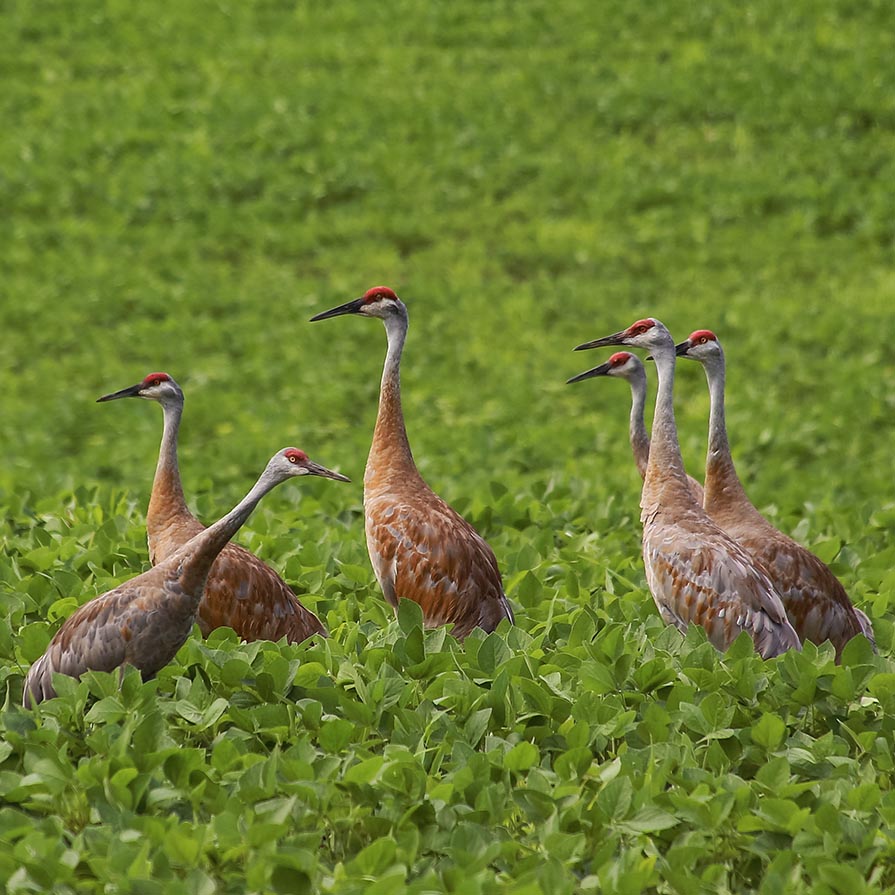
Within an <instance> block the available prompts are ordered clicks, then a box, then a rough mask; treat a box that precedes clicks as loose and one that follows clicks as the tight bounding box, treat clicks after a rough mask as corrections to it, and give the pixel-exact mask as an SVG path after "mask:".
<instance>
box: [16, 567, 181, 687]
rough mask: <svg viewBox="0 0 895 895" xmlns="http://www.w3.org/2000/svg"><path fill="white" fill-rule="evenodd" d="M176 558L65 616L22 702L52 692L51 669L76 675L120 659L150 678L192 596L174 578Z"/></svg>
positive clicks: (169, 651) (167, 656)
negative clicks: (172, 561)
mask: <svg viewBox="0 0 895 895" xmlns="http://www.w3.org/2000/svg"><path fill="white" fill-rule="evenodd" d="M178 573H179V567H178V566H177V564H176V563H171V564H168V565H164V566H159V567H156V568H154V569H150V570H149V571H148V572H144V573H143V574H142V575H138V576H137V577H136V578H133V579H131V580H130V581H127V582H125V583H124V584H122V585H120V586H119V587H116V588H115V589H114V590H110V591H108V592H107V593H104V594H101V595H100V596H98V597H96V598H94V599H93V600H91V601H90V602H89V603H85V604H84V605H83V606H81V607H80V608H78V609H77V610H76V611H75V612H74V613H73V614H72V615H71V616H69V618H67V619H66V620H65V622H64V623H63V625H62V627H61V628H60V629H59V630H58V631H57V632H56V634H55V636H54V637H53V639H52V640H51V641H50V644H49V646H48V647H47V649H46V652H45V653H44V654H43V656H41V657H40V658H39V659H38V660H37V661H36V662H35V663H34V664H33V665H32V666H31V668H30V669H29V671H28V675H27V677H26V678H25V704H26V705H29V704H33V703H35V702H40V701H41V700H43V699H46V698H49V697H52V696H55V695H56V693H55V690H54V689H53V679H52V678H53V672H57V673H60V674H66V675H68V676H70V677H74V678H79V677H80V676H81V675H82V674H83V673H84V672H85V671H87V670H94V671H114V670H115V669H116V668H119V667H120V666H122V665H124V664H130V665H133V666H135V667H136V668H139V669H140V671H141V673H142V674H143V677H144V678H149V677H152V676H153V675H154V674H156V672H158V670H159V669H160V668H162V667H163V666H164V665H166V664H167V663H168V662H170V661H171V659H172V658H173V657H174V654H175V653H176V652H177V650H178V649H180V647H181V646H182V645H183V643H184V642H185V641H186V639H187V637H188V636H189V633H190V630H191V628H192V625H193V620H194V618H195V598H194V596H193V595H191V594H187V593H185V592H184V591H183V590H182V589H181V588H180V586H179V584H178V582H177V575H178Z"/></svg>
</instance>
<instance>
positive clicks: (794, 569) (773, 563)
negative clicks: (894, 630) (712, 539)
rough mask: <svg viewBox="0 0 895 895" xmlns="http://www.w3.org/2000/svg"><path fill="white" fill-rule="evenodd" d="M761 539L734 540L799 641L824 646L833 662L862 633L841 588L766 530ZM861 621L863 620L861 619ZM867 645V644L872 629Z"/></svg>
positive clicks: (799, 550)
mask: <svg viewBox="0 0 895 895" xmlns="http://www.w3.org/2000/svg"><path fill="white" fill-rule="evenodd" d="M768 528H770V529H771V532H769V533H766V534H763V535H762V534H756V533H753V534H752V535H746V534H744V535H741V536H739V537H738V536H737V535H736V534H735V533H733V532H731V534H732V535H733V537H734V538H736V540H737V541H738V543H740V544H741V545H742V546H743V547H744V548H745V550H746V551H747V552H748V553H749V554H750V556H752V557H753V559H756V560H758V561H759V562H760V563H761V564H762V565H763V566H764V567H765V568H766V569H767V571H768V574H769V575H770V578H771V580H772V581H773V582H774V585H775V587H776V588H777V592H778V593H779V594H780V597H781V599H782V600H783V606H784V608H785V609H786V614H787V615H788V616H789V620H790V622H792V626H793V627H794V628H795V629H796V632H797V633H798V635H799V637H800V638H801V639H802V640H810V641H811V642H812V643H823V642H824V641H825V640H829V641H830V642H831V643H832V644H833V646H834V648H835V650H836V657H837V659H838V658H839V656H840V655H841V653H842V650H843V648H844V647H845V644H846V643H848V641H849V640H851V639H852V637H855V636H856V635H858V634H862V633H866V631H865V630H864V626H862V624H861V621H860V619H859V618H858V615H857V612H856V610H855V608H854V606H853V605H852V602H851V600H850V599H849V597H848V594H847V593H846V592H845V588H844V587H843V586H842V583H841V582H840V581H839V579H838V578H837V577H836V576H835V575H834V574H833V573H832V572H831V571H830V570H829V568H828V567H827V566H826V564H825V563H823V562H822V561H821V560H820V559H819V558H818V557H816V556H815V555H814V554H813V553H811V551H809V550H806V549H805V548H804V547H802V546H801V545H800V544H798V543H796V542H795V541H793V540H792V539H791V538H788V537H786V535H784V534H783V533H782V532H779V531H777V530H776V529H773V527H772V526H770V525H768ZM865 618H866V616H865ZM870 633H871V636H870V638H869V639H870V640H871V642H873V637H872V628H871V632H870Z"/></svg>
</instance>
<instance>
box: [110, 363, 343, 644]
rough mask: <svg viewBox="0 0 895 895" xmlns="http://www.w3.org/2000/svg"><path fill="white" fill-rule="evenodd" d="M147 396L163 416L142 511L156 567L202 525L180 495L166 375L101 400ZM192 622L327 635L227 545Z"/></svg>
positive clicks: (243, 630) (176, 393) (270, 573)
mask: <svg viewBox="0 0 895 895" xmlns="http://www.w3.org/2000/svg"><path fill="white" fill-rule="evenodd" d="M116 398H146V399H149V400H153V401H157V402H158V403H159V404H161V406H162V411H163V413H164V430H163V434H162V443H161V448H160V450H159V459H158V465H157V466H156V471H155V479H154V480H153V483H152V494H151V496H150V499H149V508H148V510H147V513H146V535H147V540H148V542H149V559H150V561H151V562H152V563H153V565H156V564H158V563H161V562H164V561H165V560H166V559H168V558H169V557H171V556H173V555H174V554H175V553H176V552H177V551H178V550H179V549H180V548H181V547H182V546H183V545H184V544H186V543H187V542H188V541H190V540H191V539H192V538H194V537H196V535H198V534H199V533H200V532H202V531H204V529H205V526H204V525H203V524H202V523H201V522H200V521H199V520H198V519H197V518H196V517H195V516H194V515H193V514H192V513H191V512H190V509H189V507H188V506H187V504H186V500H185V499H184V496H183V487H182V485H181V481H180V470H179V466H178V462H177V435H178V431H179V427H180V418H181V415H182V413H183V391H182V390H181V389H180V386H178V385H177V383H176V382H175V381H174V380H173V379H172V378H171V377H170V376H169V375H168V374H167V373H150V374H149V375H148V376H146V377H145V378H144V379H143V381H142V382H139V383H137V385H134V386H131V387H130V388H126V389H122V390H121V391H118V392H114V393H113V394H110V395H104V396H103V397H102V398H100V399H99V400H100V401H111V400H115V399H116ZM197 621H198V623H199V628H200V629H201V631H202V634H203V636H206V637H207V636H208V634H210V633H211V631H213V630H214V629H215V628H220V627H229V628H232V629H233V630H234V631H235V632H236V633H237V634H238V635H239V636H240V637H241V638H242V639H243V640H279V639H280V638H281V637H285V638H286V639H287V640H288V641H289V642H290V643H299V642H300V641H302V640H305V639H306V638H308V637H311V636H313V635H315V634H318V635H321V636H323V637H325V636H326V629H325V628H324V627H323V625H322V624H321V622H320V620H319V619H318V618H317V616H316V615H314V613H313V612H311V611H310V610H309V609H307V608H306V607H305V606H303V605H302V603H301V601H300V600H299V599H298V597H296V595H295V593H294V592H293V591H292V589H291V588H290V587H289V585H288V584H286V582H285V581H284V580H283V579H282V578H281V577H280V576H279V575H278V574H277V573H276V572H275V571H274V570H273V569H272V568H271V567H270V566H268V565H267V563H265V562H263V561H262V560H260V559H259V558H258V557H257V556H255V554H254V553H252V552H251V551H249V550H246V549H245V548H244V547H241V546H240V545H239V544H233V543H229V544H227V546H226V547H225V548H224V549H223V550H222V551H221V554H220V556H219V557H218V559H217V560H216V562H215V563H214V565H213V566H212V568H211V572H210V574H209V576H208V582H207V584H206V586H205V596H204V597H203V598H202V602H201V603H200V604H199V612H198V617H197Z"/></svg>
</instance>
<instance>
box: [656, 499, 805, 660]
mask: <svg viewBox="0 0 895 895" xmlns="http://www.w3.org/2000/svg"><path fill="white" fill-rule="evenodd" d="M643 557H644V564H645V566H646V574H647V582H648V584H649V588H650V591H651V592H652V594H653V599H654V600H655V601H656V605H657V606H658V607H659V612H660V614H661V615H662V617H663V618H664V619H665V621H666V622H667V623H669V624H675V625H676V626H677V627H678V628H680V629H681V630H682V631H685V630H686V628H687V626H688V625H689V624H698V625H700V626H701V627H703V628H705V630H706V632H707V634H708V637H709V640H710V641H711V642H712V643H713V644H714V645H715V646H716V647H718V648H719V649H722V650H723V649H727V647H729V646H730V644H731V643H733V641H734V640H735V639H736V638H737V637H738V636H739V634H740V632H741V631H747V632H748V633H749V635H750V636H751V637H752V640H753V642H754V643H755V648H756V650H757V651H758V652H759V653H760V654H761V655H762V656H764V657H765V658H767V657H770V656H776V655H779V654H780V653H782V652H784V651H786V650H788V649H799V648H800V645H799V640H798V637H797V635H796V633H795V631H794V630H793V628H792V626H791V625H790V623H789V621H788V620H787V618H786V613H785V611H784V609H783V605H782V603H781V602H780V599H779V597H778V596H777V595H776V593H775V591H774V587H773V585H772V584H771V582H770V580H769V579H768V577H767V575H766V574H765V573H764V571H763V570H761V569H760V568H757V567H756V566H755V565H754V563H753V562H752V561H751V560H750V558H749V556H748V555H747V554H746V552H745V551H744V550H743V549H742V548H740V547H739V546H738V545H737V544H736V542H734V541H733V540H732V539H731V538H729V537H727V536H726V535H725V534H724V533H723V532H721V531H720V530H719V529H717V528H716V527H715V526H714V525H712V524H711V523H710V522H709V521H708V520H707V519H700V518H698V514H696V513H688V512H686V511H684V512H683V513H681V514H678V515H677V516H675V518H674V519H668V518H665V516H664V515H663V514H661V512H655V511H654V512H653V513H649V514H645V518H644V534H643Z"/></svg>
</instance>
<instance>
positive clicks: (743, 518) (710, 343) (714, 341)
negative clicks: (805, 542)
mask: <svg viewBox="0 0 895 895" xmlns="http://www.w3.org/2000/svg"><path fill="white" fill-rule="evenodd" d="M675 351H676V353H677V355H678V357H687V358H690V359H691V360H695V361H698V362H699V363H700V364H702V367H703V369H704V370H705V375H706V379H707V380H708V386H709V398H710V409H709V443H708V455H707V458H706V464H705V511H706V512H707V513H708V514H709V516H710V517H711V518H712V519H713V520H714V521H715V522H716V523H717V524H718V525H719V526H720V527H721V528H723V529H724V531H726V532H727V533H728V534H729V535H730V536H731V537H732V538H733V539H734V540H735V541H736V542H737V543H738V544H740V545H741V546H742V547H743V548H744V549H745V550H746V551H747V552H748V553H749V555H750V556H751V557H752V558H753V559H754V560H755V561H756V562H759V563H761V565H762V566H763V567H764V569H765V570H766V571H767V573H768V575H769V576H770V578H771V581H773V582H774V586H775V587H776V588H777V592H778V593H779V594H780V597H781V599H782V600H783V608H784V609H786V614H787V616H788V617H789V620H790V622H791V623H792V626H793V627H794V628H795V629H796V633H797V634H798V635H799V639H800V640H802V641H803V642H804V641H805V640H810V641H811V642H812V643H823V642H824V641H825V640H829V641H830V642H831V643H832V644H833V647H834V649H835V650H836V661H837V662H839V661H840V660H841V658H842V650H843V648H844V647H845V644H846V643H848V641H849V640H851V639H852V637H856V636H857V635H858V634H863V635H864V636H865V637H866V638H867V639H868V640H869V641H870V643H871V644H872V645H873V646H874V648H876V642H875V640H874V637H873V626H872V625H871V624H870V619H869V618H867V616H866V615H865V614H864V613H863V612H861V610H860V609H856V608H855V607H854V606H853V605H852V603H851V600H849V598H848V594H847V593H846V592H845V588H844V587H843V586H842V583H841V582H840V581H839V579H838V578H837V577H836V576H835V575H834V574H833V573H832V572H831V571H830V569H829V568H828V567H827V566H826V564H825V563H823V562H822V561H821V560H820V559H819V558H818V557H816V556H815V555H814V554H813V553H812V552H811V551H810V550H806V549H805V548H804V547H803V546H802V545H801V544H798V543H796V541H794V540H793V539H792V538H790V537H788V536H787V535H785V534H783V532H782V531H779V530H778V529H776V528H775V527H774V526H773V525H771V523H770V522H768V520H767V519H765V518H764V516H762V515H761V513H759V512H758V510H756V509H755V507H754V506H753V504H752V502H751V501H750V500H749V498H748V497H747V496H746V492H745V490H744V489H743V485H742V483H741V482H740V479H739V476H738V475H737V471H736V468H735V467H734V465H733V457H732V456H731V454H730V443H729V441H728V438H727V426H726V423H725V415H724V383H725V361H724V351H723V350H722V348H721V343H720V342H719V341H718V337H717V336H716V335H715V334H714V333H713V332H712V331H711V330H708V329H699V330H696V331H695V332H692V333H691V334H690V336H689V337H688V338H687V339H686V341H684V342H681V343H680V344H679V345H677V346H676V347H675Z"/></svg>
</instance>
